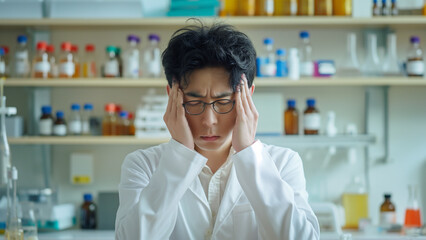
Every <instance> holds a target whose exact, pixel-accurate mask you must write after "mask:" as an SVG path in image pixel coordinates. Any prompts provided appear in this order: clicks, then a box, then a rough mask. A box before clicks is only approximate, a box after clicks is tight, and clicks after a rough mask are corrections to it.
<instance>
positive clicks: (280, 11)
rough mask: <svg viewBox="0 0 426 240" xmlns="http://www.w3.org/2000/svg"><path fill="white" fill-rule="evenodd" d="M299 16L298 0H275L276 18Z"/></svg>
mask: <svg viewBox="0 0 426 240" xmlns="http://www.w3.org/2000/svg"><path fill="white" fill-rule="evenodd" d="M295 15H297V0H275V1H274V16H295Z"/></svg>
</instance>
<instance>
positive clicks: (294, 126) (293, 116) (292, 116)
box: [284, 99, 299, 135]
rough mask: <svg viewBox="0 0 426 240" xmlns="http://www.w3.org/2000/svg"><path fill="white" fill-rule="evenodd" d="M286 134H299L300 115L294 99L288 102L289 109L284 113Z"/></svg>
mask: <svg viewBox="0 0 426 240" xmlns="http://www.w3.org/2000/svg"><path fill="white" fill-rule="evenodd" d="M284 133H285V134H286V135H298V134H299V113H298V111H297V109H296V100H294V99H289V100H288V101H287V109H286V110H285V112H284Z"/></svg>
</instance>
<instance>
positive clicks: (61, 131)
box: [53, 111, 67, 136]
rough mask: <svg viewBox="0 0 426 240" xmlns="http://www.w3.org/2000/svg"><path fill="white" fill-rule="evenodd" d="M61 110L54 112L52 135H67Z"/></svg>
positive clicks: (65, 123)
mask: <svg viewBox="0 0 426 240" xmlns="http://www.w3.org/2000/svg"><path fill="white" fill-rule="evenodd" d="M64 117H65V115H64V112H63V111H57V112H56V120H55V122H54V123H53V135H55V136H66V135H67V122H66V121H65V118H64Z"/></svg>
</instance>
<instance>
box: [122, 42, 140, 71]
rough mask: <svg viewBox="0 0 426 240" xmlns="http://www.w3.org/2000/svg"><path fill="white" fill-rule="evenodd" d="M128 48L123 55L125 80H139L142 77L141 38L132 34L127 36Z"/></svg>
mask: <svg viewBox="0 0 426 240" xmlns="http://www.w3.org/2000/svg"><path fill="white" fill-rule="evenodd" d="M127 42H128V46H127V49H126V50H125V51H124V53H123V77H125V78H139V76H140V67H141V64H140V60H141V57H140V50H139V42H140V38H139V37H138V36H136V35H133V34H130V35H129V36H127Z"/></svg>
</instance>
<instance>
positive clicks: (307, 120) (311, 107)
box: [303, 98, 321, 135]
mask: <svg viewBox="0 0 426 240" xmlns="http://www.w3.org/2000/svg"><path fill="white" fill-rule="evenodd" d="M306 104H307V105H308V106H307V108H306V110H305V111H304V113H303V128H304V133H305V135H318V134H319V130H320V128H321V116H320V114H319V111H318V110H317V109H316V107H315V99H313V98H309V99H308V100H306Z"/></svg>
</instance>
